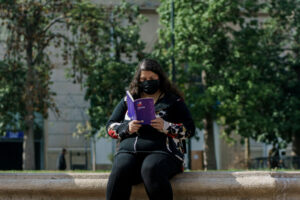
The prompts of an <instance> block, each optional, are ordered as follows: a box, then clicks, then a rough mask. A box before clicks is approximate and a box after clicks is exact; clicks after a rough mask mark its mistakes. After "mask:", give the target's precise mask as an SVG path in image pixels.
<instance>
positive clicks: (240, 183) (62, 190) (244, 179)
mask: <svg viewBox="0 0 300 200" xmlns="http://www.w3.org/2000/svg"><path fill="white" fill-rule="evenodd" d="M108 176H109V174H108V173H47V174H41V173H28V174H26V173H14V174H12V173H11V174H9V173H2V174H0V200H4V199H5V200H8V199H9V200H15V199H16V200H29V199H30V200H31V199H38V200H54V199H55V200H60V199H63V200H69V199H70V200H71V199H72V200H83V199H85V200H94V199H95V200H96V199H98V200H100V199H105V190H106V184H107V179H108ZM171 183H172V186H173V191H174V200H204V199H205V200H218V199H222V200H254V199H255V200H266V199H276V200H277V199H278V200H296V199H300V192H299V191H300V172H268V171H259V172H258V171H251V172H250V171H244V172H185V173H183V174H179V175H177V176H176V177H174V178H173V179H172V180H171ZM146 199H148V198H147V196H146V193H145V190H144V186H143V184H139V185H137V186H134V188H133V191H132V198H131V200H146Z"/></svg>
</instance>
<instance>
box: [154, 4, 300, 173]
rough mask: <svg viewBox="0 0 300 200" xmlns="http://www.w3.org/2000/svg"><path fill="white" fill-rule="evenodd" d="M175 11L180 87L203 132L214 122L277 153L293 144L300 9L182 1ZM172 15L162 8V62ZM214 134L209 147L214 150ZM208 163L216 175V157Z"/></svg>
mask: <svg viewBox="0 0 300 200" xmlns="http://www.w3.org/2000/svg"><path fill="white" fill-rule="evenodd" d="M175 10H176V11H175V41H176V46H175V49H174V51H175V54H176V59H177V60H176V61H177V66H179V68H178V69H177V71H178V80H180V82H179V84H180V87H181V88H182V89H183V90H184V92H185V94H186V99H187V102H188V104H189V105H190V109H191V110H192V113H193V114H194V118H195V120H196V122H198V126H201V124H200V123H199V122H201V120H202V119H206V123H207V125H208V126H207V127H211V124H212V120H213V119H216V120H218V121H219V123H220V124H222V125H223V126H224V133H226V135H227V136H230V135H231V134H232V133H233V132H234V133H237V134H239V135H241V136H242V138H253V139H255V140H257V141H262V142H266V143H273V144H279V146H284V144H285V143H287V142H290V141H291V140H292V138H293V137H294V138H296V136H297V135H298V134H296V132H297V133H299V125H298V122H297V120H299V112H298V110H299V96H297V92H296V91H297V89H296V88H297V86H298V84H299V78H298V79H297V74H296V73H295V71H297V69H298V68H297V67H295V66H298V64H297V63H298V62H297V59H298V58H297V54H298V52H299V51H298V47H299V45H298V44H299V40H298V38H299V32H298V29H299V28H298V27H299V18H298V15H297V14H296V13H298V10H299V2H296V1H293V2H292V1H291V2H290V1H289V2H283V1H280V2H279V1H271V3H269V2H268V3H263V2H260V1H248V0H246V1H223V0H216V1H209V2H207V1H185V0H180V1H176V2H175ZM169 11H170V2H169V1H163V2H162V4H161V7H160V8H159V13H160V15H161V24H162V28H161V31H160V40H159V41H160V43H159V50H158V51H157V54H159V55H162V56H163V59H164V60H166V57H167V58H168V57H170V55H171V52H172V50H171V49H170V48H169V47H170V46H171V45H170V34H171V33H170V28H169V24H170V15H169ZM262 13H263V14H266V16H265V17H264V18H263V19H262V17H259V16H258V15H259V14H262ZM287 30H290V31H287ZM202 126H203V125H202ZM206 129H207V128H206ZM208 130H211V129H209V128H208ZM206 132H209V131H206ZM209 133H210V134H208V135H207V136H206V138H207V139H206V141H205V143H206V145H209V146H208V147H209V148H212V149H214V147H213V138H212V137H211V138H210V136H212V131H210V132H209ZM294 141H295V140H294ZM294 146H295V145H294ZM206 148H207V146H206V147H205V151H207V149H206ZM208 159H209V160H213V162H210V161H208V168H211V167H212V168H215V161H214V152H213V151H211V153H209V151H208ZM210 163H211V164H210ZM210 165H212V166H210Z"/></svg>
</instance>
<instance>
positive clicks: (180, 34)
mask: <svg viewBox="0 0 300 200" xmlns="http://www.w3.org/2000/svg"><path fill="white" fill-rule="evenodd" d="M237 5H238V4H237V2H235V1H186V0H180V1H175V30H174V34H175V48H174V50H172V49H170V48H169V47H170V46H171V45H170V35H171V32H170V28H169V26H170V25H169V24H170V12H169V11H170V2H169V1H162V2H161V5H160V8H159V10H158V12H159V14H160V23H161V25H162V28H161V29H160V31H159V45H158V46H159V48H158V51H157V52H156V54H157V55H161V56H164V59H165V58H166V57H169V58H170V56H171V53H172V51H174V52H175V55H176V56H175V57H176V62H177V66H179V67H178V68H177V80H178V85H179V87H180V88H181V89H182V90H183V91H184V93H185V97H186V101H187V104H188V105H189V107H190V110H191V111H192V114H193V117H194V120H195V122H196V125H197V126H198V127H205V144H206V146H205V153H206V155H207V156H206V159H205V167H206V168H208V169H216V159H215V151H214V149H215V148H214V136H213V120H214V119H215V118H216V117H215V116H216V112H217V110H216V105H217V104H218V99H217V96H216V95H214V94H213V93H212V92H211V90H210V88H211V86H212V85H213V84H214V80H216V79H217V78H218V77H217V73H216V71H217V70H219V69H220V68H221V67H222V66H223V65H224V63H226V56H227V55H228V54H229V52H228V46H229V42H228V40H229V38H228V36H227V34H228V33H229V31H230V29H229V27H228V26H227V24H226V23H229V22H231V21H234V20H235V19H236V17H237V15H238V14H239V10H238V7H237ZM166 47H167V48H166ZM203 120H204V121H203Z"/></svg>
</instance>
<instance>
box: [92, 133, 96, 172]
mask: <svg viewBox="0 0 300 200" xmlns="http://www.w3.org/2000/svg"><path fill="white" fill-rule="evenodd" d="M92 143H93V144H92V162H93V163H92V165H93V171H96V139H95V136H93V137H92Z"/></svg>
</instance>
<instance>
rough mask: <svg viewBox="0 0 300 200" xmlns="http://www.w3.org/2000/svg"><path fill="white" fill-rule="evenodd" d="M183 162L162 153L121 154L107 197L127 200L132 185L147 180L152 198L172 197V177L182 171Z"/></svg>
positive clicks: (117, 157) (147, 187)
mask: <svg viewBox="0 0 300 200" xmlns="http://www.w3.org/2000/svg"><path fill="white" fill-rule="evenodd" d="M181 169H182V164H181V163H180V162H178V161H176V160H175V159H174V158H172V157H171V156H170V155H168V154H163V153H135V154H133V153H119V154H117V155H116V156H115V160H114V163H113V167H112V171H111V174H110V176H109V180H108V184H107V190H106V199H107V200H127V199H129V198H130V193H131V188H132V185H135V184H138V183H141V182H144V185H145V189H146V192H147V194H148V197H149V199H150V200H159V199H162V200H172V199H173V192H172V186H171V184H170V182H169V179H170V178H171V177H173V176H174V175H176V174H178V173H180V172H181Z"/></svg>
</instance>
